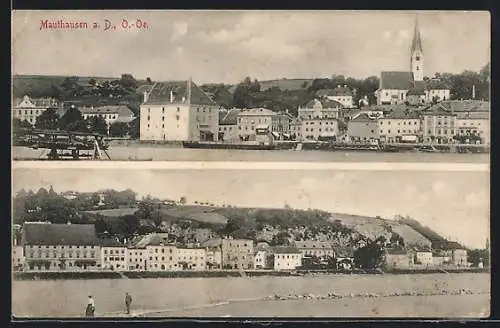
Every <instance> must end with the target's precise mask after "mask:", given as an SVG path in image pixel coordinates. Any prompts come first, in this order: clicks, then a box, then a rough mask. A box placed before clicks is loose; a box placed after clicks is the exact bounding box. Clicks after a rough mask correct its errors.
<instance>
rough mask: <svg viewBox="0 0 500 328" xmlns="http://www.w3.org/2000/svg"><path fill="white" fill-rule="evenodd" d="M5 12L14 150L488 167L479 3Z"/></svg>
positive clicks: (49, 154) (66, 156) (51, 156)
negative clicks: (461, 8) (452, 7)
mask: <svg viewBox="0 0 500 328" xmlns="http://www.w3.org/2000/svg"><path fill="white" fill-rule="evenodd" d="M12 20H13V22H12V30H13V32H12V63H13V64H12V72H13V76H12V79H13V81H12V86H13V89H12V128H13V129H12V131H13V132H12V133H13V136H12V137H13V138H12V142H13V147H12V149H13V153H12V157H13V159H14V160H31V161H33V160H98V161H99V160H103V161H110V160H111V161H252V162H255V161H279V162H283V161H285V162H286V161H291V162H447V163H448V162H462V163H464V162H466V163H489V152H490V107H491V106H490V81H491V80H490V42H491V36H490V15H489V13H488V12H453V11H448V12H417V11H414V12H409V11H390V12H389V11H387V12H378V11H377V12H370V11H359V12H356V11H14V12H13V13H12Z"/></svg>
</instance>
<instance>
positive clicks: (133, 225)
mask: <svg viewBox="0 0 500 328" xmlns="http://www.w3.org/2000/svg"><path fill="white" fill-rule="evenodd" d="M122 219H123V222H124V223H125V232H126V235H127V236H132V235H133V234H134V233H136V232H137V230H138V229H139V226H140V220H139V218H138V217H137V216H135V215H125V216H123V217H122Z"/></svg>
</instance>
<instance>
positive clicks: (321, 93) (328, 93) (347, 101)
mask: <svg viewBox="0 0 500 328" xmlns="http://www.w3.org/2000/svg"><path fill="white" fill-rule="evenodd" d="M316 96H317V97H320V98H321V97H325V98H328V99H329V100H333V101H337V102H339V103H340V104H342V107H343V108H354V100H353V96H354V95H353V92H352V90H351V89H350V88H349V87H348V86H347V85H343V86H341V85H338V86H337V87H336V88H335V89H321V90H318V91H317V92H316Z"/></svg>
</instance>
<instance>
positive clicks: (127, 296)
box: [125, 293, 132, 314]
mask: <svg viewBox="0 0 500 328" xmlns="http://www.w3.org/2000/svg"><path fill="white" fill-rule="evenodd" d="M130 304H132V296H130V294H129V293H125V307H126V308H127V314H130Z"/></svg>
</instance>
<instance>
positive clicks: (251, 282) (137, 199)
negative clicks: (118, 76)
mask: <svg viewBox="0 0 500 328" xmlns="http://www.w3.org/2000/svg"><path fill="white" fill-rule="evenodd" d="M489 198H490V197H489V173H488V172H446V171H436V172H434V171H430V172H429V171H427V172H421V171H352V170H348V171H342V170H339V171H332V170H325V171H318V170H313V171H305V170H301V171H292V170H286V171H276V170H269V171H267V170H170V169H166V170H146V169H144V170H134V169H130V170H128V169H123V168H122V169H115V170H112V169H92V170H89V169H76V168H75V169H14V170H13V213H12V220H13V229H14V230H13V232H12V236H13V238H12V268H13V276H12V277H13V285H12V286H13V287H12V312H13V316H14V317H15V318H48V317H55V318H76V317H80V318H86V317H95V318H99V317H101V318H110V317H116V318H118V317H124V318H138V317H140V318H150V317H167V318H172V317H176V318H178V317H219V318H220V317H226V318H227V317H288V318H291V317H331V318H347V317H349V318H367V317H370V318H388V317H392V318H409V317H429V318H478V317H487V316H489V313H490V270H489V258H490V250H489V241H488V237H489V235H490V232H489V230H490V229H489V226H490V225H489V220H490V219H489V205H490V204H489Z"/></svg>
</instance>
